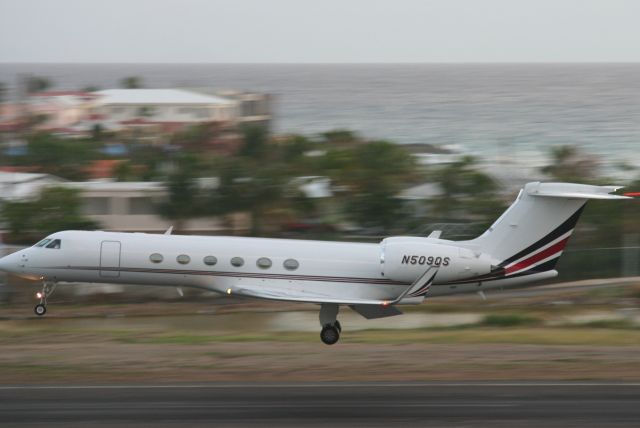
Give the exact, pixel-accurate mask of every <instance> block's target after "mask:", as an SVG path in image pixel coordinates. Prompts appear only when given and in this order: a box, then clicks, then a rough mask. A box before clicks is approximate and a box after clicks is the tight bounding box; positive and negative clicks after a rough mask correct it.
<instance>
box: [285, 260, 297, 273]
mask: <svg viewBox="0 0 640 428" xmlns="http://www.w3.org/2000/svg"><path fill="white" fill-rule="evenodd" d="M282 266H284V268H285V269H287V270H296V269H298V267H299V266H300V263H298V261H297V260H296V259H287V260H285V261H284V263H282Z"/></svg>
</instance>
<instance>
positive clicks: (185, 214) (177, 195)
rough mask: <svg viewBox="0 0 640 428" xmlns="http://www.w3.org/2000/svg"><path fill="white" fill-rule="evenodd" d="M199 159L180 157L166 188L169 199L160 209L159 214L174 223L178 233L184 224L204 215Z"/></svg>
mask: <svg viewBox="0 0 640 428" xmlns="http://www.w3.org/2000/svg"><path fill="white" fill-rule="evenodd" d="M197 163H198V161H197V158H196V157H195V156H194V155H191V154H185V155H183V156H180V157H179V158H178V159H177V160H176V162H175V164H174V170H173V172H172V173H171V174H170V175H169V177H168V179H167V181H166V183H165V186H166V188H167V192H168V197H167V200H166V202H164V203H162V204H161V205H160V206H159V207H158V210H159V213H160V215H162V216H163V217H166V218H168V219H170V220H173V221H174V227H175V230H176V232H179V231H181V230H182V228H183V225H184V222H185V221H186V220H188V219H190V218H193V217H198V216H200V215H202V214H203V207H202V202H201V201H202V198H201V197H200V194H199V192H200V189H199V187H198V183H197V182H196V178H197Z"/></svg>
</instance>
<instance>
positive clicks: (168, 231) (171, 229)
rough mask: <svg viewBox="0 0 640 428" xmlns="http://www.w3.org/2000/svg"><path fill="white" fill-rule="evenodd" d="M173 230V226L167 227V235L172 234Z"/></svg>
mask: <svg viewBox="0 0 640 428" xmlns="http://www.w3.org/2000/svg"><path fill="white" fill-rule="evenodd" d="M171 232H173V226H169V229H167V230H166V231H165V232H164V234H165V235H171Z"/></svg>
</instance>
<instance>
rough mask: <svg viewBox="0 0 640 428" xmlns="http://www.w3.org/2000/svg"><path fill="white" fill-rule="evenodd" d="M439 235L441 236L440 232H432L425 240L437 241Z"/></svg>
mask: <svg viewBox="0 0 640 428" xmlns="http://www.w3.org/2000/svg"><path fill="white" fill-rule="evenodd" d="M440 235H442V231H441V230H434V231H433V232H431V233H430V234H429V236H427V238H433V239H438V238H440Z"/></svg>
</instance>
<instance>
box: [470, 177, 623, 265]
mask: <svg viewBox="0 0 640 428" xmlns="http://www.w3.org/2000/svg"><path fill="white" fill-rule="evenodd" d="M617 189H618V187H615V186H590V185H585V184H572V183H539V182H535V183H528V184H526V185H525V187H524V188H523V189H522V190H521V191H520V193H519V194H518V197H517V198H516V200H515V202H514V203H513V204H512V205H511V206H510V207H509V208H508V209H507V210H506V211H505V212H504V214H502V215H501V216H500V218H498V220H496V221H495V222H494V223H493V225H491V227H489V229H488V230H487V231H486V232H484V233H483V234H482V235H481V236H479V237H478V238H476V239H473V240H471V241H467V242H468V243H469V244H472V245H474V246H476V247H478V248H479V249H480V250H481V251H482V252H483V253H485V254H488V255H490V256H491V257H492V258H493V259H494V260H496V262H497V266H498V267H499V268H501V269H504V271H505V274H506V275H508V276H509V275H516V274H519V273H522V272H526V271H529V270H531V269H535V270H536V271H539V272H541V271H547V270H551V269H553V268H554V267H555V265H556V263H557V262H558V259H559V257H560V256H561V255H562V251H563V250H564V247H565V246H566V245H567V242H568V240H569V237H570V236H571V234H572V232H573V229H574V227H575V225H576V223H577V222H578V219H579V217H580V214H582V210H583V209H584V206H585V204H586V202H587V201H588V200H589V199H629V198H628V197H625V196H618V195H611V194H610V193H611V192H613V191H615V190H617Z"/></svg>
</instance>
